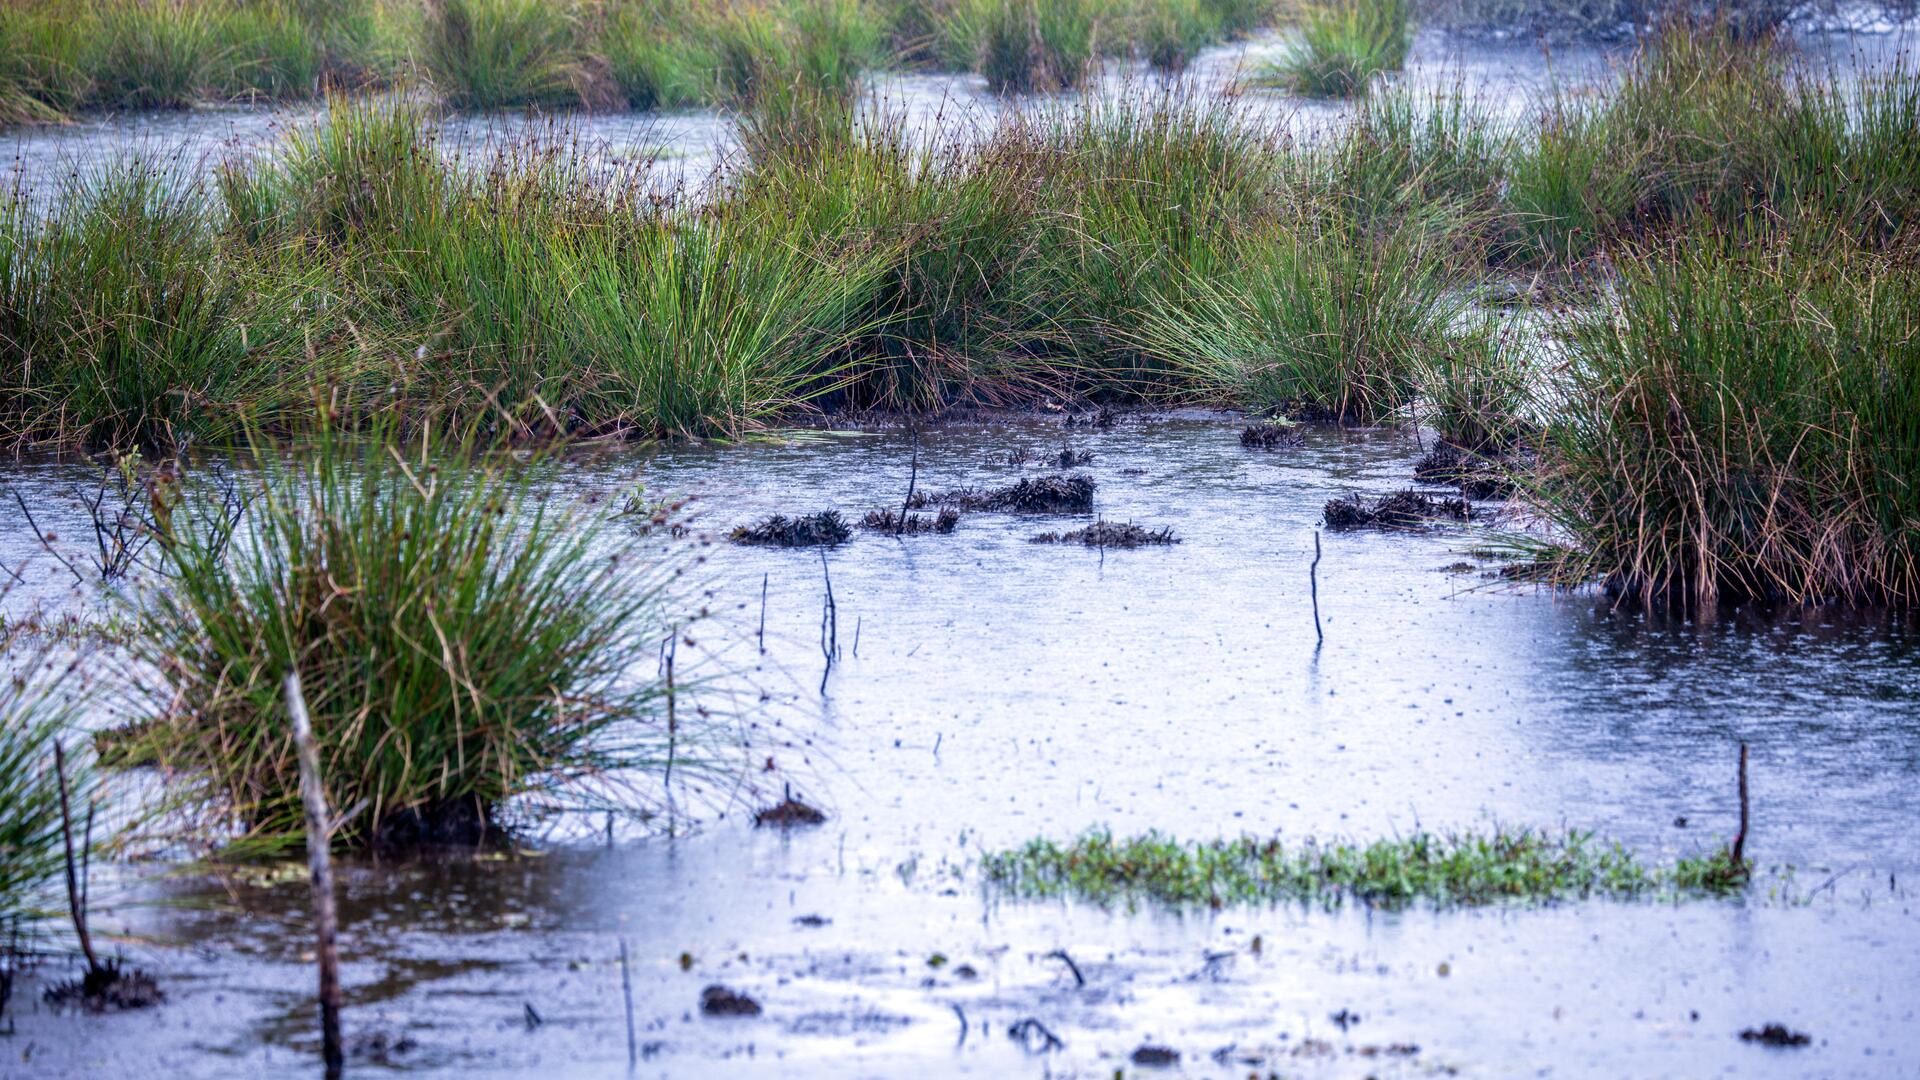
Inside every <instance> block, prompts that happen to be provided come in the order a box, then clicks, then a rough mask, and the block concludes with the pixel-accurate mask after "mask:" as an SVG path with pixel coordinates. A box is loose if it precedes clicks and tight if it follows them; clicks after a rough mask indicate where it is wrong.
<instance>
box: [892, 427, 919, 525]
mask: <svg viewBox="0 0 1920 1080" xmlns="http://www.w3.org/2000/svg"><path fill="white" fill-rule="evenodd" d="M919 480H920V425H918V424H915V425H914V426H913V466H912V471H911V472H909V473H907V497H906V498H905V499H902V500H901V501H900V519H899V520H898V521H895V522H894V523H893V535H894V536H896V537H898V536H899V535H900V532H901V530H903V529H905V528H906V527H907V509H908V508H909V507H911V506H912V505H913V486H914V485H915V484H916V483H918V482H919Z"/></svg>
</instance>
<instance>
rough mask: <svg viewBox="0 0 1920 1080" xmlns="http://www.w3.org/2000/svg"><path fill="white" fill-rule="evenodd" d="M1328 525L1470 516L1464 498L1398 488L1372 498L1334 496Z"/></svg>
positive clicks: (1374, 525)
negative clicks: (1436, 495)
mask: <svg viewBox="0 0 1920 1080" xmlns="http://www.w3.org/2000/svg"><path fill="white" fill-rule="evenodd" d="M1325 513H1326V518H1327V528H1329V529H1332V530H1334V531H1335V532H1345V531H1347V530H1349V529H1418V528H1423V527H1425V526H1427V525H1431V524H1433V523H1434V522H1436V521H1440V520H1443V519H1451V520H1453V521H1465V520H1467V504H1466V501H1465V500H1464V499H1436V498H1434V497H1433V496H1431V495H1427V494H1425V493H1423V492H1418V491H1397V492H1394V493H1393V494H1391V495H1382V496H1380V497H1379V498H1377V499H1368V498H1366V497H1364V496H1362V495H1359V494H1354V495H1349V496H1347V497H1346V498H1344V499H1330V500H1328V502H1327V506H1326V511H1325Z"/></svg>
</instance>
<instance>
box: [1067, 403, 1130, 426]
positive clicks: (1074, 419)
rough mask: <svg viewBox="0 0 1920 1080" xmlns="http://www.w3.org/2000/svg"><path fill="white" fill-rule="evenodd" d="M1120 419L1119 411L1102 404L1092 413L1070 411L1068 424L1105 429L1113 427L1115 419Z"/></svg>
mask: <svg viewBox="0 0 1920 1080" xmlns="http://www.w3.org/2000/svg"><path fill="white" fill-rule="evenodd" d="M1118 419H1120V414H1119V413H1116V412H1114V411H1113V410H1112V409H1111V408H1109V407H1108V406H1105V405H1102V406H1100V407H1099V408H1097V409H1095V410H1093V411H1092V412H1090V413H1068V414H1067V425H1066V426H1068V427H1090V428H1099V429H1100V430H1102V431H1104V430H1106V429H1107V428H1110V427H1112V426H1113V423H1114V421H1116V420H1118Z"/></svg>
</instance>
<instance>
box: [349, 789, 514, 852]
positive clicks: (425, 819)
mask: <svg viewBox="0 0 1920 1080" xmlns="http://www.w3.org/2000/svg"><path fill="white" fill-rule="evenodd" d="M501 835H502V834H501V833H500V831H499V830H498V829H496V828H495V827H494V823H493V813H492V809H491V808H490V807H488V806H487V804H486V803H484V802H482V801H480V800H479V799H474V798H464V799H448V800H446V801H444V802H439V803H432V804H429V805H425V806H410V807H408V808H407V809H405V810H400V811H397V812H395V813H391V814H388V815H386V816H385V817H383V818H381V819H380V824H379V825H377V826H376V827H375V828H374V830H373V846H374V847H376V848H379V849H381V850H385V851H405V850H408V849H411V848H422V847H477V846H478V845H479V844H481V843H482V842H483V841H485V840H486V839H487V837H489V836H496V837H498V836H501Z"/></svg>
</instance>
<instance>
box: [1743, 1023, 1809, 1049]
mask: <svg viewBox="0 0 1920 1080" xmlns="http://www.w3.org/2000/svg"><path fill="white" fill-rule="evenodd" d="M1740 1041H1741V1042H1750V1043H1759V1044H1760V1045H1761V1046H1805V1045H1807V1044H1808V1043H1810V1042H1812V1041H1813V1036H1811V1035H1808V1034H1807V1033H1806V1032H1804V1031H1794V1030H1793V1029H1792V1028H1789V1027H1788V1026H1787V1025H1785V1024H1768V1025H1767V1026H1765V1027H1763V1028H1760V1029H1758V1030H1755V1029H1754V1028H1748V1029H1747V1030H1745V1031H1743V1032H1741V1033H1740Z"/></svg>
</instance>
